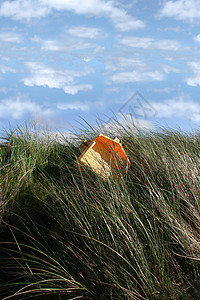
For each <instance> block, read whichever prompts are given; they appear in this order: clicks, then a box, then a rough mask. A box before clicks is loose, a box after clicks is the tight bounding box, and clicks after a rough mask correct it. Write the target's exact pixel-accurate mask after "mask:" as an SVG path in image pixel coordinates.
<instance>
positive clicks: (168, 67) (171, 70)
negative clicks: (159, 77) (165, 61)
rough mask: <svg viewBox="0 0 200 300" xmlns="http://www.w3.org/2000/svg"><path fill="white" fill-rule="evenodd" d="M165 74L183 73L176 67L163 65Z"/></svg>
mask: <svg viewBox="0 0 200 300" xmlns="http://www.w3.org/2000/svg"><path fill="white" fill-rule="evenodd" d="M161 67H162V69H163V71H164V73H166V74H168V73H170V72H174V73H180V72H181V71H180V70H179V69H177V68H175V67H172V66H169V65H161Z"/></svg>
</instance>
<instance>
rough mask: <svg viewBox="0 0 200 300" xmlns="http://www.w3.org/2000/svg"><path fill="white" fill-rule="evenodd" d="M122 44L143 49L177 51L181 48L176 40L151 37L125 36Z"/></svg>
mask: <svg viewBox="0 0 200 300" xmlns="http://www.w3.org/2000/svg"><path fill="white" fill-rule="evenodd" d="M120 42H121V44H123V45H125V46H128V47H133V48H143V49H159V50H169V51H176V50H178V49H179V48H180V43H179V42H178V41H176V40H158V39H153V38H149V37H135V36H125V37H122V38H121V40H120Z"/></svg>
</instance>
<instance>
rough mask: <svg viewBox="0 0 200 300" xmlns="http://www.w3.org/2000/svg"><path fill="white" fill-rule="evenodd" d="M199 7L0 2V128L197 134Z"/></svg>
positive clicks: (66, 0)
mask: <svg viewBox="0 0 200 300" xmlns="http://www.w3.org/2000/svg"><path fill="white" fill-rule="evenodd" d="M199 7H200V0H176V1H163V0H152V1H146V0H132V1H130V0H121V1H117V0H112V1H104V0H85V1H82V0H12V1H11V0H8V1H2V0H0V129H2V128H7V127H15V126H19V125H21V124H23V123H24V122H25V121H26V122H32V121H35V122H36V123H37V124H40V125H41V126H46V127H48V128H49V129H52V130H60V131H73V129H74V128H78V127H79V126H82V125H84V124H85V123H89V124H91V125H93V124H96V121H97V120H100V121H101V122H104V123H105V124H106V126H108V127H109V125H110V124H112V120H113V119H116V120H118V121H119V122H122V123H123V122H124V120H126V121H127V120H128V122H129V121H130V122H133V123H134V124H135V125H136V126H138V127H142V128H143V127H145V128H148V129H151V130H152V129H154V128H171V129H182V130H184V131H188V132H191V131H198V130H199V127H200V9H199Z"/></svg>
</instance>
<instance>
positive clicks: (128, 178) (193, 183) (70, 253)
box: [0, 127, 200, 299]
mask: <svg viewBox="0 0 200 300" xmlns="http://www.w3.org/2000/svg"><path fill="white" fill-rule="evenodd" d="M95 134H96V132H95V131H94V130H89V132H87V131H85V132H84V138H85V137H87V136H88V138H89V139H91V138H92V137H94V136H95ZM119 134H120V135H121V139H122V142H123V145H124V147H125V148H126V151H127V154H128V157H129V159H130V161H131V167H130V169H129V170H128V173H127V174H126V175H125V176H124V175H123V174H121V175H120V176H119V178H118V179H117V178H115V177H109V178H108V179H107V180H106V181H105V180H103V179H102V178H100V177H98V175H96V174H95V173H93V172H92V171H91V170H90V169H89V168H88V170H87V172H83V171H82V170H81V169H80V168H78V167H76V166H75V162H76V158H77V157H78V155H79V154H80V149H79V148H78V147H76V146H74V145H72V144H70V143H68V144H67V143H65V144H64V143H57V142H56V141H53V142H52V140H51V139H49V138H46V139H44V138H40V136H39V135H38V132H37V130H35V131H33V130H32V129H31V128H28V127H26V128H18V129H17V130H16V131H14V132H10V133H9V134H7V135H6V136H5V138H7V140H8V141H9V144H8V147H3V148H1V149H0V151H1V161H0V164H1V166H0V176H1V205H2V214H1V232H0V234H1V243H0V255H1V257H0V268H1V273H0V274H1V275H0V276H1V285H0V294H1V296H2V299H29V298H31V297H33V298H38V299H198V297H199V292H200V286H199V271H200V269H199V261H200V210H199V208H200V201H199V195H200V182H199V181H200V177H199V176H200V171H199V170H200V169H199V165H200V157H199V149H200V140H199V138H198V137H195V136H193V135H187V134H185V133H181V132H174V131H164V130H162V131H160V132H157V133H150V132H140V131H137V132H136V131H132V130H131V129H130V128H128V127H126V128H123V127H120V132H119Z"/></svg>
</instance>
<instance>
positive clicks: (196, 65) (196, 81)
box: [185, 62, 200, 86]
mask: <svg viewBox="0 0 200 300" xmlns="http://www.w3.org/2000/svg"><path fill="white" fill-rule="evenodd" d="M188 65H189V67H190V68H191V69H192V71H193V73H194V75H193V76H192V77H189V78H186V79H185V81H186V82H187V84H188V85H190V86H198V85H200V62H190V63H188Z"/></svg>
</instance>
